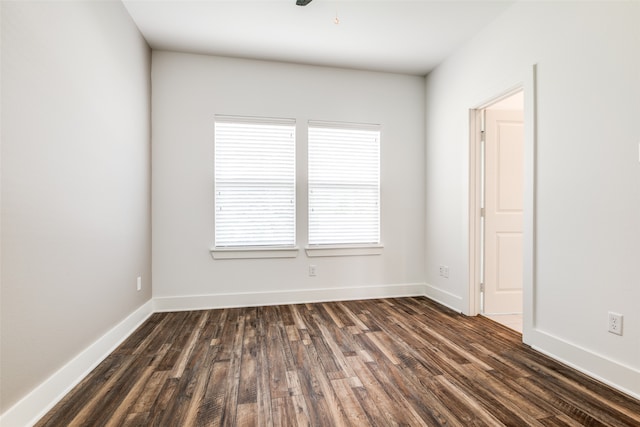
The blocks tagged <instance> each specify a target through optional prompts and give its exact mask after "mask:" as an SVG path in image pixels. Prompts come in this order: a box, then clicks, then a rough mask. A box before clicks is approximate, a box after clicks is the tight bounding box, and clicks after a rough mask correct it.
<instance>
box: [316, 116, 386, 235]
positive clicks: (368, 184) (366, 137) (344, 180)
mask: <svg viewBox="0 0 640 427" xmlns="http://www.w3.org/2000/svg"><path fill="white" fill-rule="evenodd" d="M379 242H380V127H379V126H378V125H358V124H344V123H326V122H309V245H360V244H378V243H379Z"/></svg>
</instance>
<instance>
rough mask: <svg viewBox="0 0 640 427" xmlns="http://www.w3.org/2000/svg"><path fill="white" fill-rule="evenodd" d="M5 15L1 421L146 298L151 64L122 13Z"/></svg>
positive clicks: (86, 8)
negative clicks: (138, 282)
mask: <svg viewBox="0 0 640 427" xmlns="http://www.w3.org/2000/svg"><path fill="white" fill-rule="evenodd" d="M1 7H2V356H1V360H2V362H1V363H2V366H1V371H2V395H1V398H0V401H1V402H2V409H1V411H2V412H4V411H5V410H6V409H8V408H9V407H10V406H12V404H14V403H15V402H16V401H17V400H18V399H20V398H21V397H22V396H24V395H25V394H26V393H27V392H29V391H30V390H31V389H33V388H34V387H35V386H37V385H38V384H39V383H41V382H42V381H44V380H45V379H46V378H47V377H48V376H50V375H51V374H52V373H54V372H55V371H56V370H57V369H59V368H60V367H61V366H63V365H64V364H65V363H67V362H68V361H69V360H70V359H72V358H73V357H74V356H75V355H76V354H78V353H79V352H81V351H82V350H83V349H84V348H86V347H87V346H88V345H89V344H91V343H92V342H93V341H94V340H96V339H97V338H99V337H100V336H102V335H103V334H104V333H105V332H107V331H108V330H109V329H110V328H111V327H113V326H115V325H116V324H117V323H118V322H120V321H121V320H122V319H124V318H125V317H126V316H127V315H128V314H129V313H131V312H133V311H134V310H135V309H136V308H137V307H139V306H140V305H142V304H143V303H144V302H145V301H148V300H149V299H150V297H151V247H150V238H151V230H150V222H151V221H150V213H151V212H150V210H151V201H150V72H151V70H150V59H151V57H150V56H151V54H150V50H149V48H148V46H147V44H146V42H145V41H144V39H143V38H142V37H141V36H140V34H139V33H138V31H137V29H136V27H135V26H134V24H133V22H132V21H131V19H130V17H129V16H128V14H127V12H126V11H125V9H124V7H123V6H122V5H121V4H120V3H117V2H42V3H36V2H6V1H3V2H2V5H1ZM139 274H140V275H142V278H143V289H142V290H141V291H140V292H137V291H136V277H137V276H138V275H139Z"/></svg>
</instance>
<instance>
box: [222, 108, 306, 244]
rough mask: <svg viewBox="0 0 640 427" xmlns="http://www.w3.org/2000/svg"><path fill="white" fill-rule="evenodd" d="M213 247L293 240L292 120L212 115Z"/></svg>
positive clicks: (293, 122) (293, 128)
mask: <svg viewBox="0 0 640 427" xmlns="http://www.w3.org/2000/svg"><path fill="white" fill-rule="evenodd" d="M214 161H215V164H214V171H215V247H216V248H239V247H240V248H241V247H293V246H294V245H295V240H296V236H295V229H296V225H295V216H296V194H295V187H296V183H295V175H296V174H295V120H293V119H267V118H253V117H230V116H216V117H215V160H214Z"/></svg>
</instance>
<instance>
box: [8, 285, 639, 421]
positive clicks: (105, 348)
mask: <svg viewBox="0 0 640 427" xmlns="http://www.w3.org/2000/svg"><path fill="white" fill-rule="evenodd" d="M409 296H426V297H428V298H430V299H432V300H434V301H436V302H438V303H440V304H442V305H445V306H447V307H449V308H451V309H453V310H455V311H458V312H459V311H460V310H459V307H460V304H461V302H462V299H461V298H460V297H459V296H457V295H453V294H450V293H448V292H446V291H444V290H442V289H439V288H436V287H433V286H430V285H427V284H424V283H408V284H399V285H381V286H362V287H356V288H326V289H300V290H289V291H274V292H255V293H251V292H246V293H233V294H231V293H227V294H210V295H194V296H176V297H156V298H153V299H152V300H150V301H148V302H146V303H145V304H144V305H142V306H141V307H140V308H138V309H137V310H135V311H134V312H133V313H131V314H130V315H129V316H127V318H125V319H124V320H123V321H122V322H120V323H119V324H118V325H116V326H115V327H113V328H112V329H111V330H110V331H109V332H107V333H106V334H105V335H104V336H102V337H101V338H99V339H98V340H96V341H95V342H94V343H93V344H92V345H90V346H89V347H88V348H87V349H85V350H84V351H83V352H82V353H80V354H79V355H78V356H76V357H75V358H74V359H72V360H71V361H70V362H68V363H67V364H66V365H65V366H63V367H62V368H61V369H59V370H58V371H57V372H56V373H55V374H53V375H52V376H51V377H49V378H48V379H47V380H45V381H44V382H43V383H42V384H40V385H39V386H38V387H36V388H35V389H34V390H32V391H31V392H30V393H29V394H28V395H26V396H25V397H24V398H22V399H21V400H20V401H19V402H18V403H16V404H15V405H14V406H13V407H11V408H10V409H8V410H7V411H6V412H5V413H3V414H2V415H1V416H0V425H1V426H6V427H18V426H20V427H21V426H32V425H33V424H35V423H36V422H37V421H38V420H39V419H40V418H41V417H42V416H44V415H45V414H46V413H47V411H49V410H50V409H51V408H52V407H53V406H54V405H55V404H56V403H58V402H59V401H60V399H62V398H63V397H64V396H65V395H66V394H67V393H68V392H69V391H70V390H71V389H72V388H73V387H74V386H76V385H77V384H78V383H79V382H80V381H81V380H82V379H83V378H84V377H85V376H86V375H88V374H89V372H91V370H92V369H94V368H95V367H96V366H97V365H98V364H99V363H100V362H102V361H103V360H104V359H105V358H106V357H107V356H108V355H109V354H110V353H111V352H112V351H113V350H114V349H115V348H116V347H117V346H118V345H119V344H120V343H122V341H124V340H125V339H126V338H127V337H129V335H130V334H131V333H132V332H133V331H134V330H135V329H136V328H137V327H138V326H140V325H141V324H142V323H143V322H144V321H145V320H147V319H148V318H149V316H151V314H153V313H154V312H163V311H185V310H204V309H213V308H229V307H252V306H263V305H280V304H301V303H310V302H325V301H348V300H356V299H374V298H400V297H409ZM530 344H531V346H532V347H533V348H534V349H535V350H537V351H539V352H541V353H543V354H546V355H548V356H550V357H551V358H553V359H555V360H557V361H559V362H561V363H564V364H566V365H567V366H570V367H572V368H574V369H576V370H578V371H581V372H583V373H585V374H587V375H589V376H590V377H593V378H595V379H597V380H599V381H601V382H603V383H605V384H608V385H610V386H611V387H613V388H615V389H617V390H620V391H621V392H623V393H625V394H628V395H629V396H632V397H634V398H636V399H640V371H638V370H637V369H634V368H632V367H629V366H626V365H623V364H621V363H618V362H615V361H613V360H610V359H608V358H606V357H604V356H602V355H599V354H596V353H594V352H592V351H590V350H588V349H584V348H582V347H580V346H577V345H575V344H572V343H570V342H567V341H565V340H562V339H560V338H558V337H555V336H553V335H551V334H548V333H546V332H543V331H540V330H534V331H533V332H532V334H531V342H530Z"/></svg>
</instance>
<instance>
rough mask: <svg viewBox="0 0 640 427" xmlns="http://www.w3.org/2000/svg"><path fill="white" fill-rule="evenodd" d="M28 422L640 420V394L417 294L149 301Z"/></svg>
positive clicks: (337, 423)
mask: <svg viewBox="0 0 640 427" xmlns="http://www.w3.org/2000/svg"><path fill="white" fill-rule="evenodd" d="M37 425H38V426H117V425H124V426H151V425H153V426H219V425H221V426H254V425H255V426H285V425H286V426H296V425H305V426H306V425H312V426H323V427H324V426H349V425H351V426H368V425H371V426H394V425H406V426H442V425H447V426H449V425H450V426H500V425H506V426H561V425H567V426H640V402H639V401H637V400H634V399H632V398H629V397H627V396H625V395H623V394H621V393H619V392H617V391H615V390H613V389H611V388H609V387H607V386H605V385H603V384H601V383H598V382H596V381H594V380H591V379H589V378H588V377H586V376H584V375H582V374H580V373H578V372H576V371H575V370H572V369H570V368H567V367H566V366H563V365H561V364H559V363H557V362H554V361H552V360H550V359H549V358H547V357H545V356H543V355H541V354H539V353H537V352H535V351H533V350H531V349H530V348H528V347H526V346H524V345H523V344H522V343H521V337H520V335H519V334H517V333H515V332H512V331H510V330H509V329H507V328H505V327H503V326H501V325H499V324H497V323H494V322H492V321H490V320H488V319H485V318H482V317H472V318H470V317H464V316H462V315H459V314H456V313H454V312H453V311H451V310H448V309H446V308H443V307H442V306H439V305H437V304H435V303H433V302H431V301H429V300H427V299H426V298H400V299H382V300H368V301H349V302H332V303H324V304H302V305H283V306H273V307H254V308H233V309H224V310H208V311H191V312H176V313H156V314H154V315H153V316H152V317H151V318H150V319H149V320H148V321H147V322H146V323H145V324H143V325H142V326H141V327H140V328H139V329H138V330H137V331H136V332H135V333H134V334H133V335H132V336H131V337H129V338H128V339H127V340H126V341H125V342H124V343H123V344H122V345H121V346H120V347H119V348H118V349H117V350H116V351H114V352H113V353H112V354H111V355H110V356H109V357H108V358H107V359H106V360H105V361H104V362H103V363H101V364H100V365H99V366H98V367H97V368H96V369H95V370H94V371H93V372H92V373H91V374H90V375H88V376H87V378H86V379H84V380H83V381H82V382H81V383H80V384H79V385H78V386H77V387H75V388H74V389H73V390H72V391H71V393H69V394H68V395H67V396H66V397H65V398H64V399H63V400H62V401H61V402H60V403H59V404H58V405H57V406H56V407H55V408H54V409H53V410H51V411H50V412H49V413H48V414H47V415H46V416H45V417H43V419H42V420H40V422H39V423H38V424H37Z"/></svg>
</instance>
